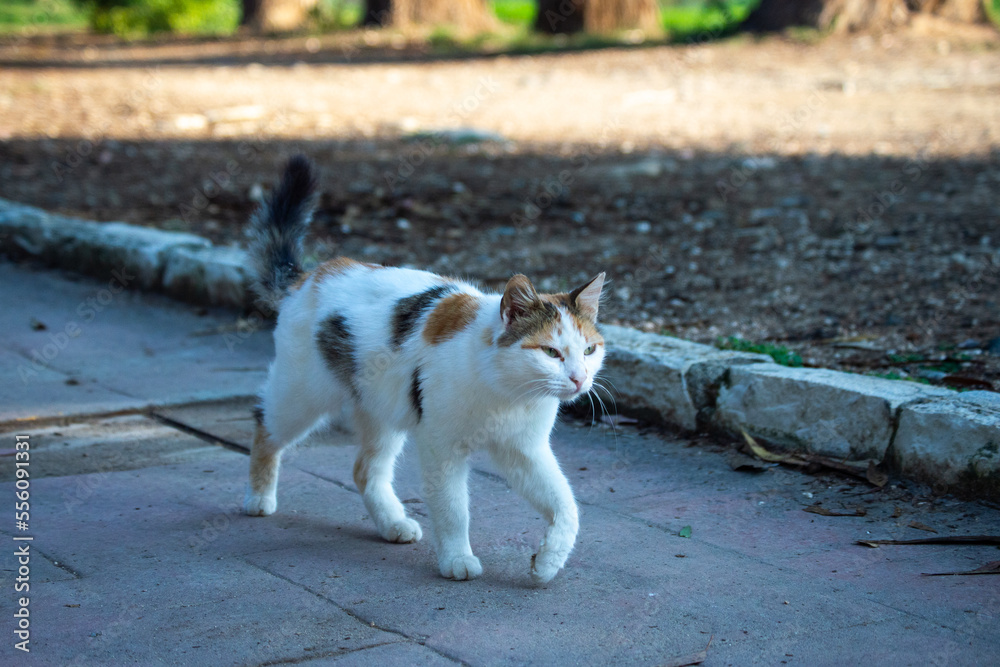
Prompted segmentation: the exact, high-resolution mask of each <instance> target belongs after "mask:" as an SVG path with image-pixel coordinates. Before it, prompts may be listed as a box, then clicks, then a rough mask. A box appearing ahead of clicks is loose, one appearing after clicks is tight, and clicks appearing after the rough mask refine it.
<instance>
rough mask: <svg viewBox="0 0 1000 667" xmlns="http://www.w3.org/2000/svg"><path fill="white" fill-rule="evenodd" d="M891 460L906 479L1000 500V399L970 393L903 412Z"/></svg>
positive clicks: (904, 407) (975, 392)
mask: <svg viewBox="0 0 1000 667" xmlns="http://www.w3.org/2000/svg"><path fill="white" fill-rule="evenodd" d="M891 459H892V463H893V465H894V466H895V467H896V469H897V470H899V472H901V473H902V474H904V475H906V476H908V477H913V478H916V479H920V480H922V481H925V482H928V483H930V484H935V485H938V486H939V487H941V488H942V489H951V490H953V491H957V492H960V493H965V494H968V495H972V496H976V497H991V498H1000V394H997V393H994V392H987V391H970V392H966V393H962V394H958V395H956V396H955V397H954V398H950V399H947V400H939V401H931V402H928V403H919V404H914V405H905V406H903V408H902V410H901V411H900V416H899V430H898V431H897V432H896V439H895V440H894V442H893V448H892V455H891Z"/></svg>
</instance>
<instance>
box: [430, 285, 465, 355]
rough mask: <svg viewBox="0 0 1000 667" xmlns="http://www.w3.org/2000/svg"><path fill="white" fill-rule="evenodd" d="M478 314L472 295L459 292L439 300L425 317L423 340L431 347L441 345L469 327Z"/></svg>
mask: <svg viewBox="0 0 1000 667" xmlns="http://www.w3.org/2000/svg"><path fill="white" fill-rule="evenodd" d="M478 312H479V302H478V300H477V299H476V297H475V296H473V295H472V294H467V293H465V292H459V293H458V294H452V295H451V296H448V297H445V298H444V299H441V301H440V302H439V303H438V304H437V306H435V307H434V310H432V311H431V314H430V315H428V316H427V324H425V325H424V331H423V336H424V340H425V341H427V342H428V343H430V344H431V345H437V344H439V343H443V342H444V341H446V340H448V339H449V338H452V337H453V336H454V335H455V334H457V333H458V332H459V331H461V330H463V329H465V328H466V327H467V326H469V325H470V324H471V323H472V321H473V320H475V319H476V313H478Z"/></svg>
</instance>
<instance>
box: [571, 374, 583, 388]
mask: <svg viewBox="0 0 1000 667" xmlns="http://www.w3.org/2000/svg"><path fill="white" fill-rule="evenodd" d="M569 379H570V382H572V383H573V384H575V385H576V390H577V391H580V390H581V389H582V388H583V383H584V382H586V381H587V376H585V375H584V376H582V377H581V376H579V375H570V376H569Z"/></svg>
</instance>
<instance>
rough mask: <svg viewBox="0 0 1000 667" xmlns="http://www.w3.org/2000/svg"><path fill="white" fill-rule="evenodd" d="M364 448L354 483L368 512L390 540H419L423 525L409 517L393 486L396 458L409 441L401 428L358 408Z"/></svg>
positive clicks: (357, 422) (357, 415) (359, 427)
mask: <svg viewBox="0 0 1000 667" xmlns="http://www.w3.org/2000/svg"><path fill="white" fill-rule="evenodd" d="M355 424H356V426H357V430H358V435H359V436H360V438H361V449H360V450H359V451H358V458H357V460H356V461H355V462H354V483H355V484H356V485H357V487H358V491H360V492H361V496H362V498H364V501H365V507H366V508H367V509H368V514H369V516H371V518H372V521H374V522H375V526H376V528H377V529H378V532H379V535H381V536H382V537H383V538H384V539H385V540H386V541H388V542H399V543H407V542H417V541H419V540H420V538H422V537H423V531H421V529H420V524H419V523H417V522H416V521H414V520H413V519H411V518H409V517H407V516H406V510H405V509H404V508H403V504H402V503H401V502H399V498H397V497H396V493H395V491H393V489H392V480H393V473H394V470H395V464H396V457H397V456H399V453H400V451H402V449H403V444H404V442H405V441H406V436H405V434H404V433H403V432H401V431H395V430H392V429H389V428H387V427H386V426H384V425H383V424H381V423H379V422H378V421H377V420H376V419H374V418H373V417H372V416H371V415H369V414H368V413H367V412H365V411H364V410H362V409H360V408H358V409H357V410H355Z"/></svg>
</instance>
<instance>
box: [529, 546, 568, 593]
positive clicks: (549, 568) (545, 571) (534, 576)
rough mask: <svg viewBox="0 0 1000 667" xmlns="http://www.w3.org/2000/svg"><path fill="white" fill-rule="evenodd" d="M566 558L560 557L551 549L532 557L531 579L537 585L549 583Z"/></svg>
mask: <svg viewBox="0 0 1000 667" xmlns="http://www.w3.org/2000/svg"><path fill="white" fill-rule="evenodd" d="M564 562H565V559H560V558H559V557H558V556H556V555H554V554H553V553H552V552H551V551H543V552H541V553H537V554H535V555H534V556H532V557H531V581H533V582H534V583H535V585H536V586H538V585H541V584H547V583H549V582H550V581H552V578H553V577H554V576H556V575H557V574H558V573H559V570H561V569H562V566H563V563H564Z"/></svg>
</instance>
